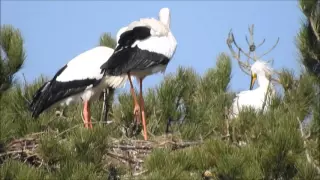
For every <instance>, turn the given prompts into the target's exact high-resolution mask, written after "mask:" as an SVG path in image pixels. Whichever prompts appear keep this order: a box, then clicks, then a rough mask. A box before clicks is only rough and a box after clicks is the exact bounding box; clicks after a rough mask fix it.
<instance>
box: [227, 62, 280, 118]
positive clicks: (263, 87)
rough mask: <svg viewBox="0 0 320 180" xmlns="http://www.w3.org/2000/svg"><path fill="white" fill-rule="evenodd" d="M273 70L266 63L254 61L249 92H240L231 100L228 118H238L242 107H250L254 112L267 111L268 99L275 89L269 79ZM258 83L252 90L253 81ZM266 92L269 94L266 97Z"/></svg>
mask: <svg viewBox="0 0 320 180" xmlns="http://www.w3.org/2000/svg"><path fill="white" fill-rule="evenodd" d="M272 72H273V70H272V69H271V68H270V67H269V66H268V65H267V63H266V62H263V61H260V60H258V61H256V62H255V63H253V64H252V66H251V82H250V90H249V91H241V92H240V93H238V94H237V96H236V97H235V98H234V100H233V104H232V107H231V112H230V116H229V117H230V118H236V117H238V114H239V112H240V111H241V110H242V108H243V107H249V106H250V107H252V108H254V109H255V110H262V108H264V109H263V110H264V111H265V110H267V109H268V104H269V102H270V98H271V97H272V96H273V95H274V94H275V88H274V86H273V84H272V83H271V82H270V79H269V78H268V77H270V76H271V75H272ZM256 79H257V81H258V84H259V87H258V88H256V89H254V90H252V88H253V86H254V83H255V81H256ZM268 92H270V94H271V96H270V94H269V95H268Z"/></svg>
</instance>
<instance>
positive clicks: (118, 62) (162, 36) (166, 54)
mask: <svg viewBox="0 0 320 180" xmlns="http://www.w3.org/2000/svg"><path fill="white" fill-rule="evenodd" d="M170 21H171V20H170V10H169V8H162V9H161V10H160V11H159V20H157V19H154V18H141V19H140V20H139V21H134V22H132V23H130V24H129V25H128V26H126V27H123V28H121V29H120V30H119V31H118V36H119V40H118V42H117V47H116V49H115V52H114V54H113V55H112V56H111V57H110V59H109V61H108V62H106V63H105V64H103V65H102V66H101V69H102V71H104V72H105V74H108V75H115V76H118V75H123V74H126V75H128V77H129V81H130V86H131V94H132V96H133V98H134V101H135V102H134V104H135V108H134V113H135V116H136V117H137V116H138V113H137V112H138V111H140V106H141V111H142V121H143V128H144V138H145V140H146V139H147V134H146V131H147V130H146V125H145V117H144V102H143V97H142V81H143V79H144V78H145V77H146V76H149V75H151V74H155V73H158V72H162V73H164V72H165V70H166V68H167V65H168V63H169V62H170V60H171V59H172V57H173V55H174V54H175V51H176V47H177V41H176V39H175V37H174V36H173V34H172V32H171V30H170ZM131 76H135V77H136V78H137V80H138V81H139V82H140V97H141V99H140V102H141V104H140V105H139V103H138V102H137V100H136V97H135V94H134V90H133V85H132V82H131Z"/></svg>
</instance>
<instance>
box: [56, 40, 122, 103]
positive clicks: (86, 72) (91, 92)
mask: <svg viewBox="0 0 320 180" xmlns="http://www.w3.org/2000/svg"><path fill="white" fill-rule="evenodd" d="M113 51H114V50H113V49H111V48H108V47H105V46H98V47H95V48H92V49H90V50H88V51H85V52H83V53H81V54H80V55H78V56H76V57H75V58H73V59H72V60H71V61H70V62H69V63H68V64H67V68H66V69H65V70H64V71H63V72H62V73H61V74H60V75H59V76H58V77H57V79H56V81H60V82H72V81H74V80H85V79H96V80H97V81H98V80H101V82H100V83H99V84H98V85H97V86H95V87H93V85H89V86H87V88H86V89H85V90H84V91H83V92H81V93H78V94H75V95H72V96H70V97H68V98H66V99H64V100H62V101H60V102H59V104H60V105H62V106H63V105H67V106H68V105H69V104H70V103H76V102H81V101H89V100H90V101H95V100H97V99H98V98H99V95H100V94H101V93H102V91H103V89H105V88H106V87H112V88H120V87H124V86H125V83H126V80H127V79H128V77H127V76H125V75H122V76H108V75H106V76H103V73H101V70H100V66H101V65H102V64H103V63H104V62H105V61H108V59H109V57H110V56H111V55H112V53H113Z"/></svg>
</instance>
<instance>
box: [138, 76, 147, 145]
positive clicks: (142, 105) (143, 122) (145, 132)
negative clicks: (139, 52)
mask: <svg viewBox="0 0 320 180" xmlns="http://www.w3.org/2000/svg"><path fill="white" fill-rule="evenodd" d="M139 80H140V106H141V114H142V125H143V136H144V140H145V141H146V140H148V135H147V134H148V133H147V125H146V116H145V112H144V100H143V96H142V81H143V78H141V79H139Z"/></svg>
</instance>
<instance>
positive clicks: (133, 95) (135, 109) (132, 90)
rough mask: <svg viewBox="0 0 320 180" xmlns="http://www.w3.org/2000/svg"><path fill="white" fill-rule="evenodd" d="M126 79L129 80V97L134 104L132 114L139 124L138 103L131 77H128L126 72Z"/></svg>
mask: <svg viewBox="0 0 320 180" xmlns="http://www.w3.org/2000/svg"><path fill="white" fill-rule="evenodd" d="M128 78H129V82H130V92H131V95H132V97H133V102H134V110H133V114H134V116H135V119H138V121H139V122H140V118H139V116H140V106H139V103H138V101H137V96H136V93H135V92H134V88H133V83H132V80H131V75H130V73H129V72H128Z"/></svg>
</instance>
